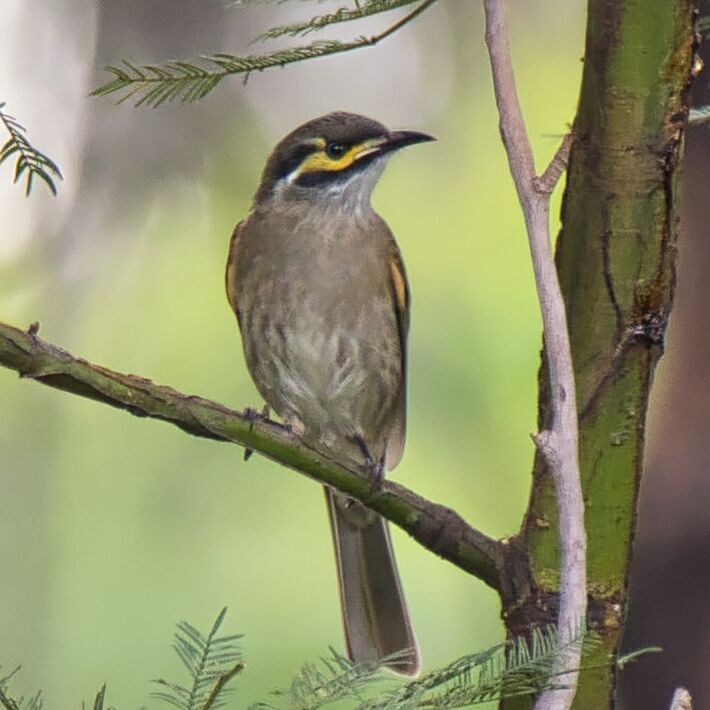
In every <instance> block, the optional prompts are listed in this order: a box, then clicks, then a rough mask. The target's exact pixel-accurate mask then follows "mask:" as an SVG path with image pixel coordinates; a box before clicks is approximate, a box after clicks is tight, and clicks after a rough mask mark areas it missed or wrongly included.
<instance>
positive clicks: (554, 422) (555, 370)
mask: <svg viewBox="0 0 710 710" xmlns="http://www.w3.org/2000/svg"><path fill="white" fill-rule="evenodd" d="M484 8H485V15H486V46H487V47H488V54H489V57H490V63H491V70H492V75H493V88H494V91H495V97H496V104H497V106H498V113H499V117H500V133H501V137H502V139H503V144H504V146H505V150H506V153H507V156H508V163H509V165H510V172H511V174H512V176H513V182H514V183H515V188H516V190H517V193H518V198H519V200H520V204H521V206H522V211H523V215H524V218H525V226H526V229H527V233H528V241H529V245H530V253H531V256H532V262H533V270H534V272H535V284H536V288H537V293H538V299H539V302H540V310H541V312H542V321H543V328H544V339H545V356H546V359H547V369H548V373H549V378H550V403H551V408H552V417H551V421H550V424H549V428H548V429H547V430H545V431H541V432H539V433H537V434H536V435H535V436H534V437H533V438H534V441H535V444H536V446H537V448H538V449H539V451H540V453H541V454H542V456H543V457H544V458H545V461H546V463H547V465H548V468H549V470H550V472H551V474H552V478H553V481H554V484H555V491H556V498H557V510H558V517H559V540H560V551H561V561H560V566H561V569H560V606H559V613H558V628H559V633H560V634H561V637H562V647H563V648H564V649H565V651H564V652H563V653H562V654H560V656H559V657H558V658H557V659H556V663H555V667H554V672H555V673H560V674H562V673H564V674H565V676H564V677H565V679H566V681H565V687H564V688H559V689H554V690H549V691H546V692H544V693H542V694H541V695H540V697H539V698H538V700H537V703H536V705H535V708H536V710H564V709H566V708H569V707H571V705H572V702H573V700H574V696H575V694H576V690H577V680H578V672H577V669H578V668H579V665H580V660H581V654H582V648H581V644H575V643H571V641H572V638H573V636H574V635H575V634H578V633H579V629H580V627H582V626H583V625H584V623H585V619H586V610H587V581H586V537H585V530H584V502H583V499H582V488H581V483H580V476H579V460H578V453H577V438H578V422H577V403H576V392H575V383H574V370H573V367H572V354H571V350H570V343H569V333H568V329H567V318H566V314H565V305H564V301H563V299H562V292H561V290H560V285H559V281H558V278H557V271H556V269H555V262H554V258H553V255H552V248H551V246H550V225H549V209H550V194H551V192H552V189H553V188H554V184H555V182H556V178H558V177H559V175H560V173H561V170H560V165H561V164H562V163H565V162H566V159H567V154H568V153H569V148H570V140H569V139H565V141H564V142H563V144H562V146H561V148H560V150H559V151H558V153H557V155H556V156H555V158H553V161H552V163H551V165H550V167H549V168H548V169H547V170H546V171H545V173H544V175H543V177H542V178H538V177H537V175H536V173H535V163H534V159H533V154H532V149H531V147H530V141H529V140H528V135H527V131H526V128H525V122H524V120H523V115H522V111H521V108H520V102H519V100H518V94H517V91H516V88H515V75H514V73H513V66H512V61H511V57H510V49H509V46H508V29H507V23H506V7H505V0H484ZM566 641H569V642H570V643H565V642H566Z"/></svg>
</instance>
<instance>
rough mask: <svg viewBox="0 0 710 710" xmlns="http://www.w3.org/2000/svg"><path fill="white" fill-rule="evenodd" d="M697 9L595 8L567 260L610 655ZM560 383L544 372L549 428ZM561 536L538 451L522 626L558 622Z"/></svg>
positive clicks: (590, 515) (512, 627) (595, 573)
mask: <svg viewBox="0 0 710 710" xmlns="http://www.w3.org/2000/svg"><path fill="white" fill-rule="evenodd" d="M695 6H696V3H695V2H694V0H656V1H655V2H641V0H590V2H589V8H588V18H587V36H586V49H585V58H584V73H583V79H582V88H581V96H580V101H579V107H578V111H577V116H576V119H575V122H574V128H573V131H574V135H575V143H574V146H573V149H572V153H571V156H570V163H569V167H568V173H567V185H566V190H565V196H564V201H563V207H562V232H561V234H560V236H559V240H558V243H557V264H558V270H559V274H560V280H561V285H562V290H563V293H564V296H565V301H566V305H567V317H568V321H569V326H570V335H571V343H572V353H573V358H574V363H575V372H576V376H577V401H578V406H579V414H580V429H581V431H580V465H581V472H582V484H583V490H584V497H585V504H586V527H587V535H588V548H587V550H588V553H587V554H588V563H587V566H588V589H589V620H588V621H589V625H590V627H591V628H593V629H594V630H596V631H597V632H599V633H600V634H601V636H602V639H603V645H602V647H601V648H600V649H599V650H598V651H596V652H594V655H595V656H598V659H597V660H600V661H603V659H604V657H605V656H606V654H608V653H609V652H612V653H613V652H616V651H617V649H618V646H619V642H620V638H621V634H622V631H623V623H624V617H625V612H626V602H627V591H628V590H627V582H628V572H629V562H630V557H631V550H632V546H633V538H634V530H635V527H636V504H637V499H638V491H639V486H640V481H641V472H642V464H643V446H644V424H645V418H646V408H647V404H648V398H649V392H650V388H651V382H652V376H653V370H654V367H655V365H656V362H657V361H658V358H659V357H660V355H661V354H662V352H663V337H664V331H665V327H666V323H667V320H668V316H669V313H670V309H671V304H672V298H673V287H674V278H675V255H676V237H677V232H678V214H679V209H678V198H679V189H678V187H679V173H680V171H679V167H680V160H681V156H682V146H683V140H682V139H683V131H684V128H685V124H686V120H687V111H688V105H687V102H688V87H689V84H690V81H691V72H692V64H693V57H694V49H695V44H696V40H695V33H694V20H695ZM546 382H547V377H546V373H545V372H544V371H543V372H541V377H540V383H541V387H540V408H539V418H540V425H541V428H542V427H544V426H545V422H546V418H547V415H548V406H547V405H548V397H547V392H546ZM557 535H558V529H557V520H556V510H555V500H554V491H553V487H552V481H551V479H550V476H549V475H548V473H547V472H546V471H545V467H544V462H543V460H542V458H541V457H540V456H538V457H537V459H536V462H535V469H534V481H533V488H532V493H531V499H530V505H529V508H528V512H527V515H526V517H525V521H524V523H523V528H522V530H521V533H520V536H519V537H518V539H517V543H518V544H520V545H521V546H522V547H523V548H524V549H525V550H526V551H527V553H528V556H529V561H530V566H531V568H530V572H531V588H530V590H529V593H527V594H526V595H525V598H524V599H522V600H521V599H520V598H518V599H515V600H513V599H510V600H504V607H505V609H504V615H505V621H506V626H507V628H508V631H509V632H510V633H519V632H521V631H522V630H523V629H526V628H529V625H530V624H531V623H535V622H542V621H549V622H553V621H554V619H555V611H556V599H557V598H556V592H557V590H558V581H559V580H558V575H559V573H558V570H559V564H558V562H559V555H558V544H557ZM586 660H587V661H588V662H589V661H591V662H594V659H592V658H587V659H586ZM615 681H616V677H615V672H614V671H613V670H612V671H607V670H605V669H600V670H590V671H586V672H584V673H583V674H582V676H581V679H580V687H579V692H578V695H577V700H576V702H575V707H576V708H585V709H587V708H588V709H589V710H598V709H599V708H602V707H606V706H607V703H608V704H609V705H610V706H612V707H613V705H614V697H615V685H616V682H615ZM530 705H531V703H529V702H527V701H525V702H514V703H510V702H509V703H505V704H504V707H505V708H506V709H508V708H524V707H530Z"/></svg>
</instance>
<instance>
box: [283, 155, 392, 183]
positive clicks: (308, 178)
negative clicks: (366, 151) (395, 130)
mask: <svg viewBox="0 0 710 710" xmlns="http://www.w3.org/2000/svg"><path fill="white" fill-rule="evenodd" d="M377 157H378V156H377V155H376V154H374V153H372V154H370V155H366V156H364V157H362V158H359V159H358V160H356V161H355V162H354V163H353V164H352V165H348V167H347V168H343V169H342V170H317V171H313V172H308V173H303V174H301V175H299V176H298V177H297V178H296V180H295V182H296V185H299V186H301V187H318V186H319V185H327V184H329V183H330V184H334V183H338V182H342V181H345V180H347V179H348V178H350V177H351V176H352V175H353V174H354V173H357V172H361V171H362V170H364V169H365V168H366V167H367V166H368V165H369V164H370V163H371V162H373V161H374V160H375V159H376V158H377Z"/></svg>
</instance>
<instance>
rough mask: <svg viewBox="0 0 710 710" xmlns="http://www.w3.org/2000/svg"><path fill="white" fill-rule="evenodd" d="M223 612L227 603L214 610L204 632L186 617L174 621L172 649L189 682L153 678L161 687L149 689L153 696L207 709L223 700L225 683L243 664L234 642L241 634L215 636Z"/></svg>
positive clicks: (194, 709)
mask: <svg viewBox="0 0 710 710" xmlns="http://www.w3.org/2000/svg"><path fill="white" fill-rule="evenodd" d="M226 613H227V607H225V608H224V609H222V611H221V612H220V613H219V614H218V616H217V618H216V619H215V622H214V624H213V625H212V628H211V629H210V631H209V633H208V634H207V636H204V635H203V634H202V633H201V632H200V631H198V630H197V629H196V628H195V627H194V626H192V624H188V623H187V622H186V621H181V622H180V623H179V624H177V633H176V634H175V641H174V643H173V649H174V650H175V652H176V653H177V655H178V657H179V658H180V660H181V661H182V663H183V665H184V666H185V668H187V671H188V673H189V674H190V679H191V681H192V682H191V684H190V685H189V686H188V687H186V686H182V685H179V684H178V683H172V682H170V681H167V680H163V679H162V678H161V679H158V680H155V681H153V682H154V683H157V684H158V685H160V686H161V687H162V690H159V691H155V692H154V693H152V697H153V698H155V699H156V700H162V701H163V702H166V703H168V704H170V705H172V706H174V707H176V708H181V709H182V710H209V709H210V708H218V707H220V706H221V705H222V704H223V702H224V698H225V697H226V695H227V693H228V692H229V689H228V688H227V687H226V686H227V683H228V682H229V681H231V680H232V679H233V678H234V677H235V676H236V675H237V674H238V673H239V672H240V671H241V670H242V668H243V667H244V664H243V662H242V659H241V650H240V649H239V646H238V645H237V643H236V642H237V641H238V640H239V639H240V638H242V636H241V635H235V634H233V635H230V636H217V632H218V631H219V628H220V626H221V625H222V622H223V621H224V616H225V614H226Z"/></svg>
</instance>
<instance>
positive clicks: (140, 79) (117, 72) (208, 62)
mask: <svg viewBox="0 0 710 710" xmlns="http://www.w3.org/2000/svg"><path fill="white" fill-rule="evenodd" d="M436 1H437V0H363V2H362V3H358V7H357V8H356V9H354V10H346V9H341V10H338V11H337V12H335V13H331V14H330V15H321V16H320V17H314V18H313V19H312V20H311V21H310V22H309V23H299V24H297V25H292V26H291V28H288V27H286V28H272V30H270V31H269V32H271V33H272V34H269V32H267V33H266V35H267V36H272V37H277V36H281V35H283V34H289V33H290V32H289V30H290V29H294V28H295V32H294V33H293V34H295V35H299V34H305V32H307V31H311V30H316V29H321V28H322V27H325V26H327V25H329V24H334V23H335V22H345V21H346V20H351V19H358V18H359V17H366V16H367V15H374V14H377V13H380V12H385V11H386V10H392V9H395V8H397V7H404V6H406V5H413V4H415V2H418V4H417V5H416V7H415V8H414V9H413V10H411V11H410V12H409V13H407V14H406V15H405V16H404V17H402V18H401V19H400V20H398V21H397V22H395V23H394V24H393V25H391V26H390V27H388V28H387V29H385V30H383V31H382V32H380V33H378V34H375V35H371V36H359V37H355V38H354V39H352V40H349V41H347V42H341V41H338V40H319V41H315V42H312V43H311V44H305V45H300V46H296V47H290V48H288V49H280V50H277V51H274V52H269V53H266V54H249V55H244V56H237V55H235V54H227V53H217V54H211V55H204V56H202V57H199V58H198V59H196V60H193V61H177V60H176V61H171V62H166V63H164V64H144V65H140V66H137V65H135V64H132V63H130V62H128V61H126V60H123V61H122V62H121V63H120V64H115V65H109V66H107V67H106V71H107V72H109V74H111V75H112V76H113V78H112V79H111V80H110V81H107V82H106V83H105V84H102V85H101V86H99V87H97V88H96V89H94V90H93V91H92V92H91V96H109V95H112V94H118V95H119V97H118V103H122V102H123V101H126V100H127V99H132V98H135V105H136V106H150V107H153V108H155V107H157V106H160V105H161V104H163V103H165V102H166V101H176V100H177V101H182V102H183V103H190V102H193V101H198V100H200V99H202V98H204V97H205V96H207V94H209V93H210V91H212V90H213V89H214V88H215V87H216V86H217V85H218V84H219V83H220V82H221V81H222V80H223V79H225V78H226V77H228V76H233V75H235V74H243V75H244V77H245V81H246V80H247V79H248V78H249V75H250V74H251V73H252V72H255V71H264V70H265V69H271V68H272V67H283V66H285V65H287V64H294V63H295V62H302V61H305V60H307V59H315V58H317V57H325V56H328V55H331V54H342V53H343V52H349V51H351V50H354V49H360V48H361V47H367V46H370V45H375V44H377V43H378V42H380V41H381V40H383V39H385V38H386V37H389V36H390V35H391V34H393V33H394V32H396V31H397V30H399V29H401V28H402V27H404V26H405V25H406V24H408V23H409V22H410V21H411V20H413V19H414V18H415V17H417V16H418V15H420V14H421V13H422V12H424V10H426V9H427V8H428V7H431V5H433V4H434V3H435V2H436ZM352 13H357V16H358V17H357V18H356V17H355V16H351V15H352ZM336 16H337V18H339V19H333V18H335V17H336ZM313 23H315V24H313ZM316 25H317V26H316ZM306 26H307V27H306ZM298 28H301V29H298Z"/></svg>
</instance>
